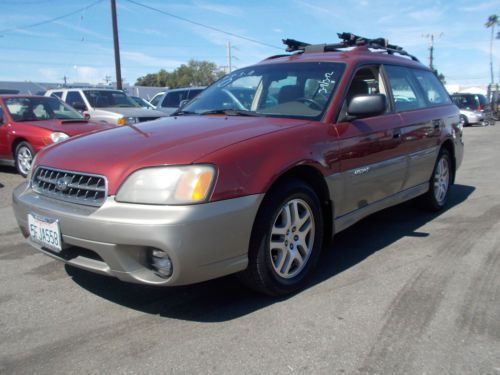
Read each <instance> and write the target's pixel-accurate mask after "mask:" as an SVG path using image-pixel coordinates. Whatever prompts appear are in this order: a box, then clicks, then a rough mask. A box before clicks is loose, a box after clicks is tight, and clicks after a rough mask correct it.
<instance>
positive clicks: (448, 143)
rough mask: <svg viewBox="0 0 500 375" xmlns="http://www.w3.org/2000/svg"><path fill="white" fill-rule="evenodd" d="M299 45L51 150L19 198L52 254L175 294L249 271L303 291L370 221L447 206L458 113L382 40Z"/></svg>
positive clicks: (427, 77)
mask: <svg viewBox="0 0 500 375" xmlns="http://www.w3.org/2000/svg"><path fill="white" fill-rule="evenodd" d="M339 36H340V37H341V40H340V42H339V43H336V44H331V45H328V44H327V45H309V44H306V43H301V42H297V41H294V40H286V41H285V43H286V44H287V45H288V49H287V51H288V52H290V53H289V54H285V55H280V56H273V57H270V58H268V59H266V60H264V61H262V62H260V63H259V64H257V65H254V66H250V67H247V68H244V69H239V70H237V71H235V72H233V73H231V74H229V75H226V76H225V77H223V78H222V79H220V80H219V81H217V82H215V83H214V84H213V85H211V86H210V87H208V88H207V89H206V90H205V91H204V92H203V93H201V94H200V95H199V96H198V97H197V98H196V99H194V100H192V101H191V102H190V103H189V104H187V105H186V106H185V107H183V108H182V109H181V110H179V111H177V112H176V113H175V115H174V116H173V117H168V118H164V119H161V120H158V121H154V122H151V123H142V124H137V125H135V126H134V127H130V126H124V127H120V128H116V129H111V130H107V131H103V132H100V133H97V134H91V135H88V136H84V137H78V138H76V139H74V140H69V141H66V142H63V143H61V144H58V145H55V146H53V147H51V148H50V149H49V150H47V151H41V152H40V153H39V155H38V157H37V158H36V161H35V163H34V168H33V173H32V175H31V176H30V178H29V180H28V182H26V183H24V184H22V185H21V186H19V187H18V188H17V189H16V190H15V192H14V209H15V213H16V217H17V221H18V223H19V226H20V228H21V230H22V233H23V234H24V236H26V237H28V238H29V241H30V243H31V244H32V245H33V246H34V247H36V248H37V249H38V250H40V251H42V252H43V253H45V254H47V255H49V256H52V257H54V258H56V259H59V260H61V261H64V262H66V263H68V264H70V265H73V266H76V267H80V268H83V269H86V270H89V271H92V272H96V273H100V274H104V275H110V276H115V277H117V278H119V279H120V280H123V281H128V282H134V283H141V284H148V285H158V286H174V285H183V284H191V283H196V282H200V281H204V280H208V279H213V278H216V277H220V276H223V275H228V274H232V273H238V274H239V276H240V277H241V279H242V280H243V281H244V282H245V283H246V284H248V285H249V286H251V287H253V288H255V289H257V290H259V291H262V292H264V293H267V294H270V295H280V294H286V293H290V292H293V291H295V290H297V289H298V288H300V287H302V286H303V285H304V283H305V282H306V278H307V276H308V275H310V274H311V273H312V270H313V269H314V266H315V264H316V263H317V260H318V255H319V253H320V251H321V249H322V248H323V247H324V245H326V244H327V243H329V240H330V239H331V238H332V236H333V235H335V234H336V233H338V232H340V231H342V230H344V229H345V228H347V227H349V226H350V225H352V224H354V223H355V222H357V221H359V220H360V219H362V218H363V217H365V216H367V215H370V214H372V213H374V212H376V211H378V210H381V209H383V208H386V207H389V206H392V205H395V204H398V203H400V202H403V201H406V200H409V199H413V198H417V197H418V199H419V200H420V202H421V204H422V205H425V206H426V207H428V208H430V209H432V210H439V209H442V208H443V207H444V206H445V205H446V202H447V198H448V195H449V189H450V186H451V185H452V184H453V181H454V178H455V173H456V170H457V168H458V167H459V165H460V163H461V161H462V153H463V142H462V128H461V125H460V121H459V111H458V108H457V107H456V106H455V105H454V104H453V103H452V102H451V100H450V97H449V95H448V93H447V92H446V91H445V89H444V88H443V85H442V84H441V83H440V82H439V80H438V79H437V78H436V76H435V75H434V74H433V72H431V71H430V70H429V69H428V68H426V67H425V66H424V65H422V64H421V63H419V62H418V61H417V60H416V58H414V57H413V56H411V55H409V54H408V53H406V52H405V51H404V50H403V49H402V48H400V47H398V46H393V45H388V44H386V42H385V41H384V40H382V39H375V40H370V39H366V38H362V37H358V36H355V35H352V34H339Z"/></svg>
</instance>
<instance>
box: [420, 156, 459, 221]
mask: <svg viewBox="0 0 500 375" xmlns="http://www.w3.org/2000/svg"><path fill="white" fill-rule="evenodd" d="M452 168H453V164H452V162H451V155H450V152H449V151H448V150H447V149H445V148H442V149H441V151H440V152H439V155H438V158H437V160H436V164H435V165H434V170H433V171H432V177H431V180H430V181H429V191H428V192H427V193H425V194H424V195H422V196H421V197H420V198H419V203H420V204H421V205H422V206H423V207H424V208H426V209H427V210H429V211H433V212H437V211H440V210H442V209H443V208H444V207H445V206H446V203H447V201H448V196H449V192H450V186H451V183H452V181H453V180H452V176H453V170H452Z"/></svg>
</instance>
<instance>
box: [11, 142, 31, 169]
mask: <svg viewBox="0 0 500 375" xmlns="http://www.w3.org/2000/svg"><path fill="white" fill-rule="evenodd" d="M14 157H15V158H16V160H15V161H16V169H17V171H18V172H19V174H20V175H21V176H23V177H26V176H27V175H28V173H29V172H30V170H31V164H32V163H33V158H34V157H35V153H34V151H33V147H31V145H30V144H29V143H28V142H21V143H19V144H18V145H17V147H16V151H15V155H14Z"/></svg>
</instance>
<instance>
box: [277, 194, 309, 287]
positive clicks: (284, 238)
mask: <svg viewBox="0 0 500 375" xmlns="http://www.w3.org/2000/svg"><path fill="white" fill-rule="evenodd" d="M314 232H315V225H314V216H313V211H312V210H311V207H310V206H309V205H308V204H307V203H306V202H305V201H304V200H302V199H292V200H290V201H288V202H286V203H285V204H283V206H282V208H281V210H280V211H279V214H278V215H277V217H276V220H275V222H274V224H273V226H272V228H271V233H270V234H271V236H270V239H269V248H270V249H269V250H270V255H271V264H272V266H273V268H274V270H275V271H276V273H277V274H278V276H280V277H282V278H285V279H290V278H292V277H294V276H296V275H297V274H299V273H300V272H301V271H302V270H303V269H304V267H305V265H306V264H307V261H308V259H309V256H310V254H311V251H312V248H313V245H314Z"/></svg>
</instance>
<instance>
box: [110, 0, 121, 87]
mask: <svg viewBox="0 0 500 375" xmlns="http://www.w3.org/2000/svg"><path fill="white" fill-rule="evenodd" d="M111 19H112V20H113V43H114V47H115V70H116V88H117V89H118V90H121V89H122V69H121V66H120V43H119V42H118V22H117V20H116V0H111Z"/></svg>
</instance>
